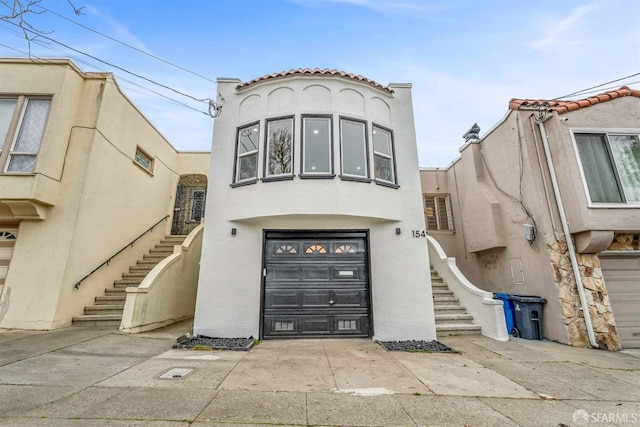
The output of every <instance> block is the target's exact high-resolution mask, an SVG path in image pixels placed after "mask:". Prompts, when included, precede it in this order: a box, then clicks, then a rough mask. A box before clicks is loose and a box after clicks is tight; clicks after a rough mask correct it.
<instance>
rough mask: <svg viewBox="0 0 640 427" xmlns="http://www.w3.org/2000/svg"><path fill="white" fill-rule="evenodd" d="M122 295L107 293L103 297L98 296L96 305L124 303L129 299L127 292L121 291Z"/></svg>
mask: <svg viewBox="0 0 640 427" xmlns="http://www.w3.org/2000/svg"><path fill="white" fill-rule="evenodd" d="M118 294H122V295H107V296H103V297H96V305H111V304H124V302H125V301H126V300H127V296H126V292H120V290H118Z"/></svg>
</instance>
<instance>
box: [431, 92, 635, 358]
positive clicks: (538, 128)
mask: <svg viewBox="0 0 640 427" xmlns="http://www.w3.org/2000/svg"><path fill="white" fill-rule="evenodd" d="M639 98H640V91H637V90H632V89H629V88H627V87H622V88H620V89H619V90H614V91H610V92H606V93H603V94H600V95H596V96H593V97H590V98H587V99H583V100H579V101H561V100H529V99H513V100H511V102H510V103H509V111H508V113H507V114H506V116H505V117H504V118H503V119H502V120H501V121H500V122H499V123H498V124H497V125H496V126H494V127H493V128H492V129H491V130H490V131H489V132H487V133H486V134H484V136H482V137H481V138H471V139H469V140H468V141H467V142H466V143H465V144H464V145H463V146H462V148H460V157H459V158H458V159H456V160H455V161H454V162H453V163H452V164H451V165H449V166H448V167H443V168H425V169H422V170H421V179H422V193H423V202H424V208H425V219H426V226H427V229H428V232H429V234H430V235H431V236H432V237H433V238H435V239H436V240H437V242H439V244H440V245H441V246H442V248H443V249H444V251H445V252H446V254H447V255H448V256H451V257H455V258H456V262H457V265H458V266H459V268H460V270H461V271H462V272H463V273H464V274H465V276H466V277H467V278H468V279H469V280H470V281H471V282H473V283H474V284H475V285H476V286H477V287H478V288H481V289H484V290H487V291H490V292H509V293H516V294H525V295H539V296H542V297H544V298H546V299H547V304H546V305H545V306H544V310H543V313H544V335H545V336H546V337H547V338H550V339H552V340H556V341H560V342H563V343H568V344H571V345H576V346H589V345H591V346H593V347H599V348H603V349H608V350H618V349H620V348H638V347H640V242H639V241H640V99H639Z"/></svg>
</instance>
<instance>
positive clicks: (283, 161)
mask: <svg viewBox="0 0 640 427" xmlns="http://www.w3.org/2000/svg"><path fill="white" fill-rule="evenodd" d="M265 140H266V149H265V153H266V154H265V163H266V164H265V168H264V176H265V179H267V180H268V179H269V178H271V179H278V178H280V179H286V178H293V117H286V118H281V119H272V120H268V121H267V135H266V138H265Z"/></svg>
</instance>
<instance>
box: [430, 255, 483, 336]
mask: <svg viewBox="0 0 640 427" xmlns="http://www.w3.org/2000/svg"><path fill="white" fill-rule="evenodd" d="M431 291H432V293H433V309H434V312H435V317H436V334H437V335H438V336H439V337H442V336H451V335H480V332H481V330H482V328H481V327H480V326H478V325H476V324H474V323H473V316H471V315H469V314H467V310H466V309H465V307H464V306H462V305H460V301H459V300H458V298H456V296H455V295H454V293H453V291H451V290H450V289H449V286H447V284H446V283H445V282H444V281H443V280H442V278H441V277H440V276H439V275H438V273H437V272H436V271H435V270H434V269H433V268H431Z"/></svg>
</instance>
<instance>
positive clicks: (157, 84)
mask: <svg viewBox="0 0 640 427" xmlns="http://www.w3.org/2000/svg"><path fill="white" fill-rule="evenodd" d="M9 24H11V25H14V26H16V27H18V28H20V29H22V30H24V31H27V32H29V33H32V34H35V36H36V37H34V38H44V39H46V40H49V41H52V42H54V43H56V44H59V45H60V46H63V47H65V48H67V49H69V50H72V51H74V52H76V53H79V54H81V55H84V56H87V57H89V58H91V59H93V60H95V61H98V62H100V63H102V64H105V65H108V66H110V67H113V68H117V69H118V70H120V71H123V72H125V73H127V74H130V75H132V76H134V77H137V78H139V79H142V80H146V81H148V82H149V83H151V84H154V85H156V86H160V87H162V88H165V89H167V90H170V91H172V92H174V93H177V94H178V95H181V96H184V97H186V98H190V99H192V100H194V101H197V102H203V103H206V104H209V105H210V106H211V103H212V102H214V101H213V100H212V99H211V98H196V97H194V96H192V95H189V94H187V93H184V92H181V91H179V90H177V89H174V88H172V87H170V86H167V85H164V84H162V83H158V82H156V81H154V80H152V79H150V78H148V77H145V76H143V75H140V74H138V73H134V72H133V71H129V70H127V69H126V68H123V67H120V66H119V65H115V64H113V63H110V62H107V61H105V60H102V59H100V58H98V57H96V56H93V55H91V54H89V53H86V52H83V51H81V50H79V49H75V48H73V47H71V46H69V45H66V44H64V43H62V42H60V41H58V40H55V39H53V38H51V37H49V36H46V35H44V34H42V33H40V32H37V31H34V30H30V29H28V28H24V27H21V26H20V25H18V24H15V23H13V22H9Z"/></svg>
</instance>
